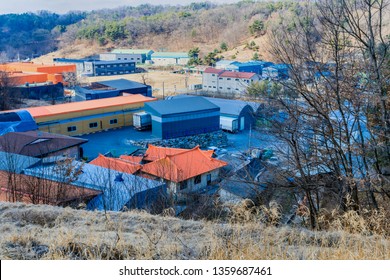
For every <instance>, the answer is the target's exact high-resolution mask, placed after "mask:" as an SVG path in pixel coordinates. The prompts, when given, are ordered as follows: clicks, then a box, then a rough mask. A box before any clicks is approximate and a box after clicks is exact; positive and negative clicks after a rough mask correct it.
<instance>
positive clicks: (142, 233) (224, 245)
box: [0, 203, 390, 259]
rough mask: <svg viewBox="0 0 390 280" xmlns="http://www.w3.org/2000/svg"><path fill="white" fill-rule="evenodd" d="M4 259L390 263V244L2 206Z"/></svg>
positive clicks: (256, 226) (332, 234) (138, 215)
mask: <svg viewBox="0 0 390 280" xmlns="http://www.w3.org/2000/svg"><path fill="white" fill-rule="evenodd" d="M0 235H1V241H0V258H1V259H390V250H389V249H390V240H389V239H388V238H386V237H384V236H379V235H360V234H351V233H347V232H346V231H342V230H337V231H327V232H314V231H309V230H307V229H303V228H291V227H274V226H271V225H269V226H266V225H265V224H262V223H259V222H253V221H247V222H245V223H244V222H242V223H237V222H235V223H225V224H221V223H212V222H205V221H188V220H181V219H178V218H172V217H162V216H153V215H150V214H147V213H145V212H139V211H131V212H118V213H114V212H109V213H107V215H105V214H104V212H88V211H84V210H73V209H69V208H65V209H63V208H59V207H51V206H45V205H26V204H20V203H17V204H12V203H0Z"/></svg>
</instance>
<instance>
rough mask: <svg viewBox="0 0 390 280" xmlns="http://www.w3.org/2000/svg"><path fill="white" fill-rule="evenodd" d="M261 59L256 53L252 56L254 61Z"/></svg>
mask: <svg viewBox="0 0 390 280" xmlns="http://www.w3.org/2000/svg"><path fill="white" fill-rule="evenodd" d="M259 59H260V57H259V54H258V53H257V52H255V53H254V54H253V56H252V60H259Z"/></svg>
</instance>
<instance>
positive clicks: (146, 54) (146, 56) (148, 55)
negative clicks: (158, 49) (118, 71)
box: [111, 49, 154, 63]
mask: <svg viewBox="0 0 390 280" xmlns="http://www.w3.org/2000/svg"><path fill="white" fill-rule="evenodd" d="M111 53H116V54H137V55H141V57H142V62H141V63H145V61H147V60H151V59H152V53H154V51H152V50H144V49H114V50H113V51H112V52H111Z"/></svg>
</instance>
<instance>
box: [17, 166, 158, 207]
mask: <svg viewBox="0 0 390 280" xmlns="http://www.w3.org/2000/svg"><path fill="white" fill-rule="evenodd" d="M72 168H74V169H75V170H77V169H81V170H82V172H81V174H80V175H79V176H78V177H77V178H76V180H75V181H74V182H72V183H71V184H72V185H75V186H79V187H84V188H89V189H94V190H98V191H102V195H99V196H97V197H95V198H94V199H92V200H91V201H90V202H89V203H88V205H87V207H88V209H90V210H95V209H96V210H105V209H106V210H111V211H119V210H121V209H122V208H123V206H124V205H125V204H126V203H128V202H129V201H130V200H131V199H132V198H133V197H134V196H135V195H136V194H138V193H140V192H143V191H145V190H151V189H153V188H157V187H160V186H161V185H162V183H160V182H157V181H153V180H150V179H146V178H142V177H139V176H134V175H131V174H127V173H120V172H118V171H115V170H110V169H107V168H103V167H100V166H96V165H92V164H87V163H85V164H84V163H81V162H79V161H73V162H72ZM64 172H65V170H64ZM24 173H25V174H26V175H31V176H36V177H40V178H46V179H50V180H53V181H61V180H63V179H64V176H63V174H61V171H59V169H58V167H57V165H56V164H52V165H40V166H36V167H34V168H29V169H26V170H25V171H24Z"/></svg>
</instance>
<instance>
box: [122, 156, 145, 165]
mask: <svg viewBox="0 0 390 280" xmlns="http://www.w3.org/2000/svg"><path fill="white" fill-rule="evenodd" d="M119 158H120V159H123V160H126V161H129V162H132V163H140V162H141V161H142V160H143V157H137V156H126V155H122V156H120V157H119Z"/></svg>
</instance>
